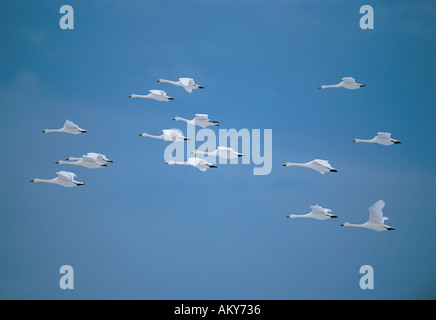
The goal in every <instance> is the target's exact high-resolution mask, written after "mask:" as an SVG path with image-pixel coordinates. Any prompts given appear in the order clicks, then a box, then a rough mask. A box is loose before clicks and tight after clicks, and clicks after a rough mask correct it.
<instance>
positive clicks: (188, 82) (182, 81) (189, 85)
mask: <svg viewBox="0 0 436 320" xmlns="http://www.w3.org/2000/svg"><path fill="white" fill-rule="evenodd" d="M157 82H167V83H171V84H173V85H175V86H179V87H182V88H183V89H185V90H186V91H188V92H189V93H191V92H192V90H194V89H204V87H202V86H199V85H198V84H196V83H195V81H194V79H192V78H179V81H171V80H165V79H159V80H157Z"/></svg>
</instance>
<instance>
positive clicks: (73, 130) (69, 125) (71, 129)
mask: <svg viewBox="0 0 436 320" xmlns="http://www.w3.org/2000/svg"><path fill="white" fill-rule="evenodd" d="M50 132H64V133H70V134H81V133H87V132H88V131H87V130H85V129H82V128H80V127H79V126H78V125H77V124H75V123H74V122H72V121H70V120H68V119H67V121H65V124H64V126H63V127H62V128H60V129H45V130H44V131H43V133H50Z"/></svg>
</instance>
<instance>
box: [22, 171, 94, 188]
mask: <svg viewBox="0 0 436 320" xmlns="http://www.w3.org/2000/svg"><path fill="white" fill-rule="evenodd" d="M56 174H57V175H58V176H57V177H56V178H54V179H51V180H44V179H38V178H36V179H33V180H32V181H30V182H44V183H52V184H57V185H60V186H62V187H67V188H71V187H76V186H83V185H85V184H84V183H83V182H79V181H75V180H74V178H76V177H77V175H76V174H74V173H72V172H68V171H59V172H56Z"/></svg>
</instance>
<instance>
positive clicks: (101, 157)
mask: <svg viewBox="0 0 436 320" xmlns="http://www.w3.org/2000/svg"><path fill="white" fill-rule="evenodd" d="M86 155H87V156H89V157H95V158H96V159H97V161H99V162H109V163H113V161H112V160H109V159H108V158H107V157H106V156H105V155H104V154H101V153H95V152H88V153H87V154H86ZM80 159H82V158H75V157H69V158H68V159H67V160H68V161H70V160H80Z"/></svg>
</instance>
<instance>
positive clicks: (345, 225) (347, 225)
mask: <svg viewBox="0 0 436 320" xmlns="http://www.w3.org/2000/svg"><path fill="white" fill-rule="evenodd" d="M342 226H344V227H356V228H366V226H365V224H353V223H348V222H345V223H344V224H343V225H342Z"/></svg>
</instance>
